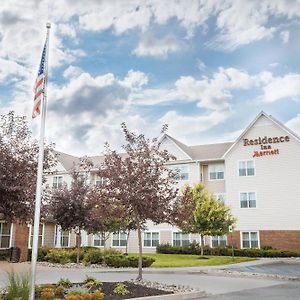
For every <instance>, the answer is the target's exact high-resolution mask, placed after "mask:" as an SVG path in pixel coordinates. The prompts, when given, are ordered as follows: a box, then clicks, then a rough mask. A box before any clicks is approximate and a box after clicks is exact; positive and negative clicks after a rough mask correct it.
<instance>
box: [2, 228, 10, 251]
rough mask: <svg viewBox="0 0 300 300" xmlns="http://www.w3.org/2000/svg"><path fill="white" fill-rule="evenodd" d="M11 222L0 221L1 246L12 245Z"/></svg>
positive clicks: (7, 246)
mask: <svg viewBox="0 0 300 300" xmlns="http://www.w3.org/2000/svg"><path fill="white" fill-rule="evenodd" d="M10 234H11V224H10V223H0V248H9V247H10Z"/></svg>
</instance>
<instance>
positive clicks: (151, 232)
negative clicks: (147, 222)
mask: <svg viewBox="0 0 300 300" xmlns="http://www.w3.org/2000/svg"><path fill="white" fill-rule="evenodd" d="M146 233H150V234H151V239H150V241H151V246H145V234H146ZM153 233H158V245H159V244H160V232H159V231H144V232H143V247H144V248H156V246H153Z"/></svg>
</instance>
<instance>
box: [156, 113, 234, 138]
mask: <svg viewBox="0 0 300 300" xmlns="http://www.w3.org/2000/svg"><path fill="white" fill-rule="evenodd" d="M230 114H231V113H230V112H228V111H214V112H211V113H209V114H207V115H197V116H185V115H180V114H178V113H177V112H176V111H169V112H167V113H166V114H165V115H164V116H163V117H162V118H160V120H159V123H160V124H168V125H169V127H168V128H169V133H170V135H172V136H174V137H176V138H179V139H181V140H182V141H185V140H186V139H187V138H188V139H189V140H191V139H194V138H195V134H199V133H201V132H204V131H206V130H208V129H211V128H212V127H214V126H216V125H218V124H220V123H223V122H224V121H225V120H227V118H228V117H229V116H230ZM193 136H194V137H193Z"/></svg>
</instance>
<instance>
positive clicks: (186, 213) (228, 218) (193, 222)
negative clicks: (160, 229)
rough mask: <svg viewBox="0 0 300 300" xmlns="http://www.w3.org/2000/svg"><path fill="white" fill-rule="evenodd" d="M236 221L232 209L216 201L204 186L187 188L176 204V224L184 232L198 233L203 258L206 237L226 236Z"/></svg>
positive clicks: (198, 185)
mask: <svg viewBox="0 0 300 300" xmlns="http://www.w3.org/2000/svg"><path fill="white" fill-rule="evenodd" d="M235 222H236V219H235V218H234V217H233V216H232V215H231V212H230V208H229V207H228V206H226V205H225V204H224V203H223V202H222V201H219V200H217V199H215V198H214V197H213V196H212V195H211V194H210V193H209V192H208V191H207V190H206V189H205V188H204V186H203V184H200V183H199V184H197V185H195V186H194V187H193V188H191V187H190V186H186V187H185V188H184V190H183V192H182V196H181V197H178V198H177V200H176V202H175V204H174V223H175V224H176V225H177V226H178V227H179V228H180V229H181V230H182V231H183V232H190V233H198V234H200V238H201V256H202V255H203V249H204V236H205V235H211V236H214V235H224V234H226V233H228V230H229V226H230V225H234V224H235Z"/></svg>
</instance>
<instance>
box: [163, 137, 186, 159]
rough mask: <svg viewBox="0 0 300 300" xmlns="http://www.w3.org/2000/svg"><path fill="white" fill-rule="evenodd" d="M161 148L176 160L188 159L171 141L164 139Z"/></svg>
mask: <svg viewBox="0 0 300 300" xmlns="http://www.w3.org/2000/svg"><path fill="white" fill-rule="evenodd" d="M161 148H162V149H165V150H168V152H169V153H171V154H172V155H174V156H175V157H176V160H187V159H190V157H189V156H188V155H187V154H186V153H185V152H184V151H182V150H181V149H180V148H179V147H178V146H177V145H176V144H175V143H174V142H173V141H171V140H170V139H169V138H167V137H165V138H164V140H163V141H162V143H161Z"/></svg>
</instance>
